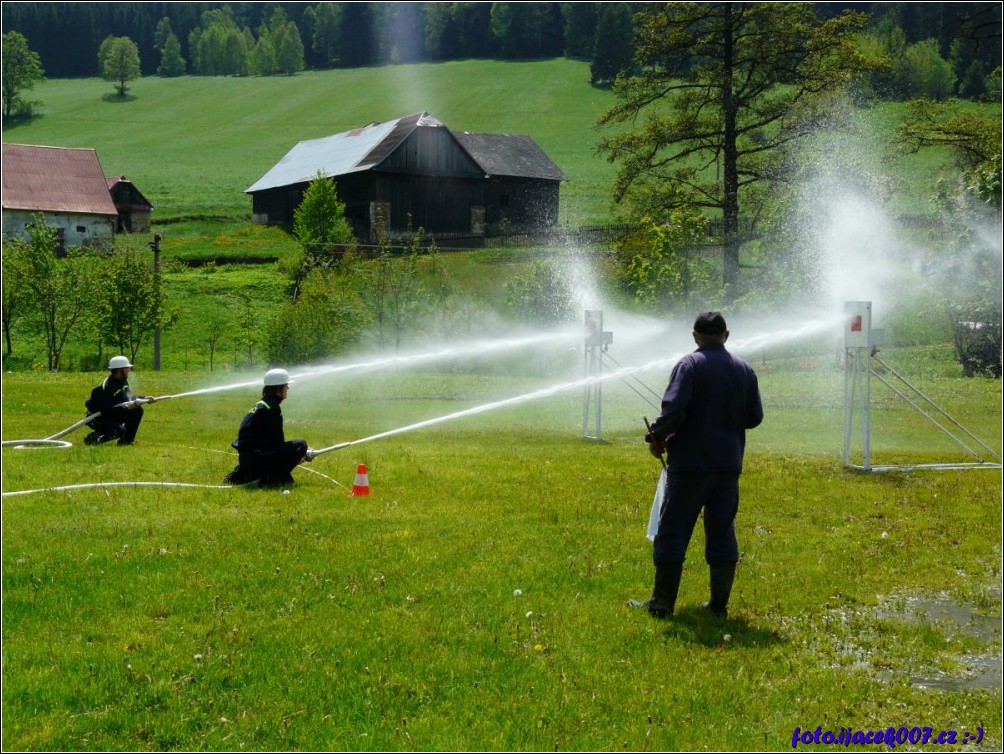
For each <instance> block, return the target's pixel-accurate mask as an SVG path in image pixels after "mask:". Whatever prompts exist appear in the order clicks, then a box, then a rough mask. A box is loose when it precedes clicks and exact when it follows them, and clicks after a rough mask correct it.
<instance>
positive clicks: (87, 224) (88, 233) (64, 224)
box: [3, 209, 117, 250]
mask: <svg viewBox="0 0 1004 754" xmlns="http://www.w3.org/2000/svg"><path fill="white" fill-rule="evenodd" d="M39 214H41V215H42V216H43V217H44V218H45V221H46V222H47V223H48V224H49V225H51V226H52V227H53V228H55V229H56V230H57V231H58V232H59V233H60V236H61V237H62V239H63V249H64V250H65V249H68V248H70V247H71V246H92V245H99V244H111V243H112V241H113V239H114V236H115V223H116V220H117V218H115V217H107V216H104V215H80V214H56V213H47V212H42V213H40V212H25V211H22V210H6V209H5V210H4V211H3V234H4V237H5V238H7V237H14V238H28V231H27V226H28V225H29V224H30V223H31V221H32V219H33V218H34V217H35V216H36V215H39Z"/></svg>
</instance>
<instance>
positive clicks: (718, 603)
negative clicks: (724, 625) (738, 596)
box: [704, 562, 736, 618]
mask: <svg viewBox="0 0 1004 754" xmlns="http://www.w3.org/2000/svg"><path fill="white" fill-rule="evenodd" d="M708 568H709V569H710V570H711V601H710V602H707V603H705V605H704V607H705V608H707V609H708V610H710V611H711V612H712V613H714V614H715V615H720V616H722V617H723V618H728V617H729V595H731V594H732V582H733V581H734V580H735V578H736V564H735V563H730V562H718V563H709V564H708Z"/></svg>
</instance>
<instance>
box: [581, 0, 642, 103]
mask: <svg viewBox="0 0 1004 754" xmlns="http://www.w3.org/2000/svg"><path fill="white" fill-rule="evenodd" d="M633 34H634V32H633V29H632V21H631V9H630V8H629V7H628V6H627V5H626V4H624V3H603V5H602V7H601V8H600V12H599V18H598V20H597V22H596V37H595V40H594V42H593V48H592V62H591V63H590V65H589V80H590V83H592V84H594V85H598V86H608V85H610V84H612V83H613V81H614V79H616V78H617V76H618V75H620V74H621V73H622V72H625V71H630V70H631V68H632V63H633V55H632V52H631V40H632V36H633Z"/></svg>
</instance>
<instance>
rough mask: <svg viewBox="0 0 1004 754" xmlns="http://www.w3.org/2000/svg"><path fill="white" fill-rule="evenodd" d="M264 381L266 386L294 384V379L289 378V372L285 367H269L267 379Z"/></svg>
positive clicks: (266, 373)
mask: <svg viewBox="0 0 1004 754" xmlns="http://www.w3.org/2000/svg"><path fill="white" fill-rule="evenodd" d="M263 382H264V385H265V387H278V386H280V385H292V384H293V381H292V380H291V379H289V372H287V371H286V370H285V369H269V370H268V371H267V372H265V379H264V380H263Z"/></svg>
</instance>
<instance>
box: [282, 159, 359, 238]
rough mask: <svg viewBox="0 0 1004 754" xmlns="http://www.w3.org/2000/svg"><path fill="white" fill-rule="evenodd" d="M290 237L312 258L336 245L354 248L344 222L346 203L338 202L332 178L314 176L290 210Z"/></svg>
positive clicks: (347, 222)
mask: <svg viewBox="0 0 1004 754" xmlns="http://www.w3.org/2000/svg"><path fill="white" fill-rule="evenodd" d="M293 235H294V236H295V237H296V239H297V240H298V241H299V242H300V243H301V244H302V245H303V248H304V250H305V251H307V252H308V253H309V254H312V255H315V256H317V255H321V254H325V253H330V252H331V251H332V250H333V249H334V247H335V246H337V245H342V246H355V243H356V237H355V234H354V233H353V232H352V226H351V225H350V224H349V221H348V220H346V219H345V203H344V202H341V201H339V200H338V188H337V187H336V186H335V181H334V179H333V178H325V177H324V174H323V173H320V172H318V174H317V177H316V178H314V180H313V181H311V182H310V186H308V187H307V190H306V191H305V192H303V199H301V200H300V204H299V205H298V206H297V208H296V209H295V210H294V211H293Z"/></svg>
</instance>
